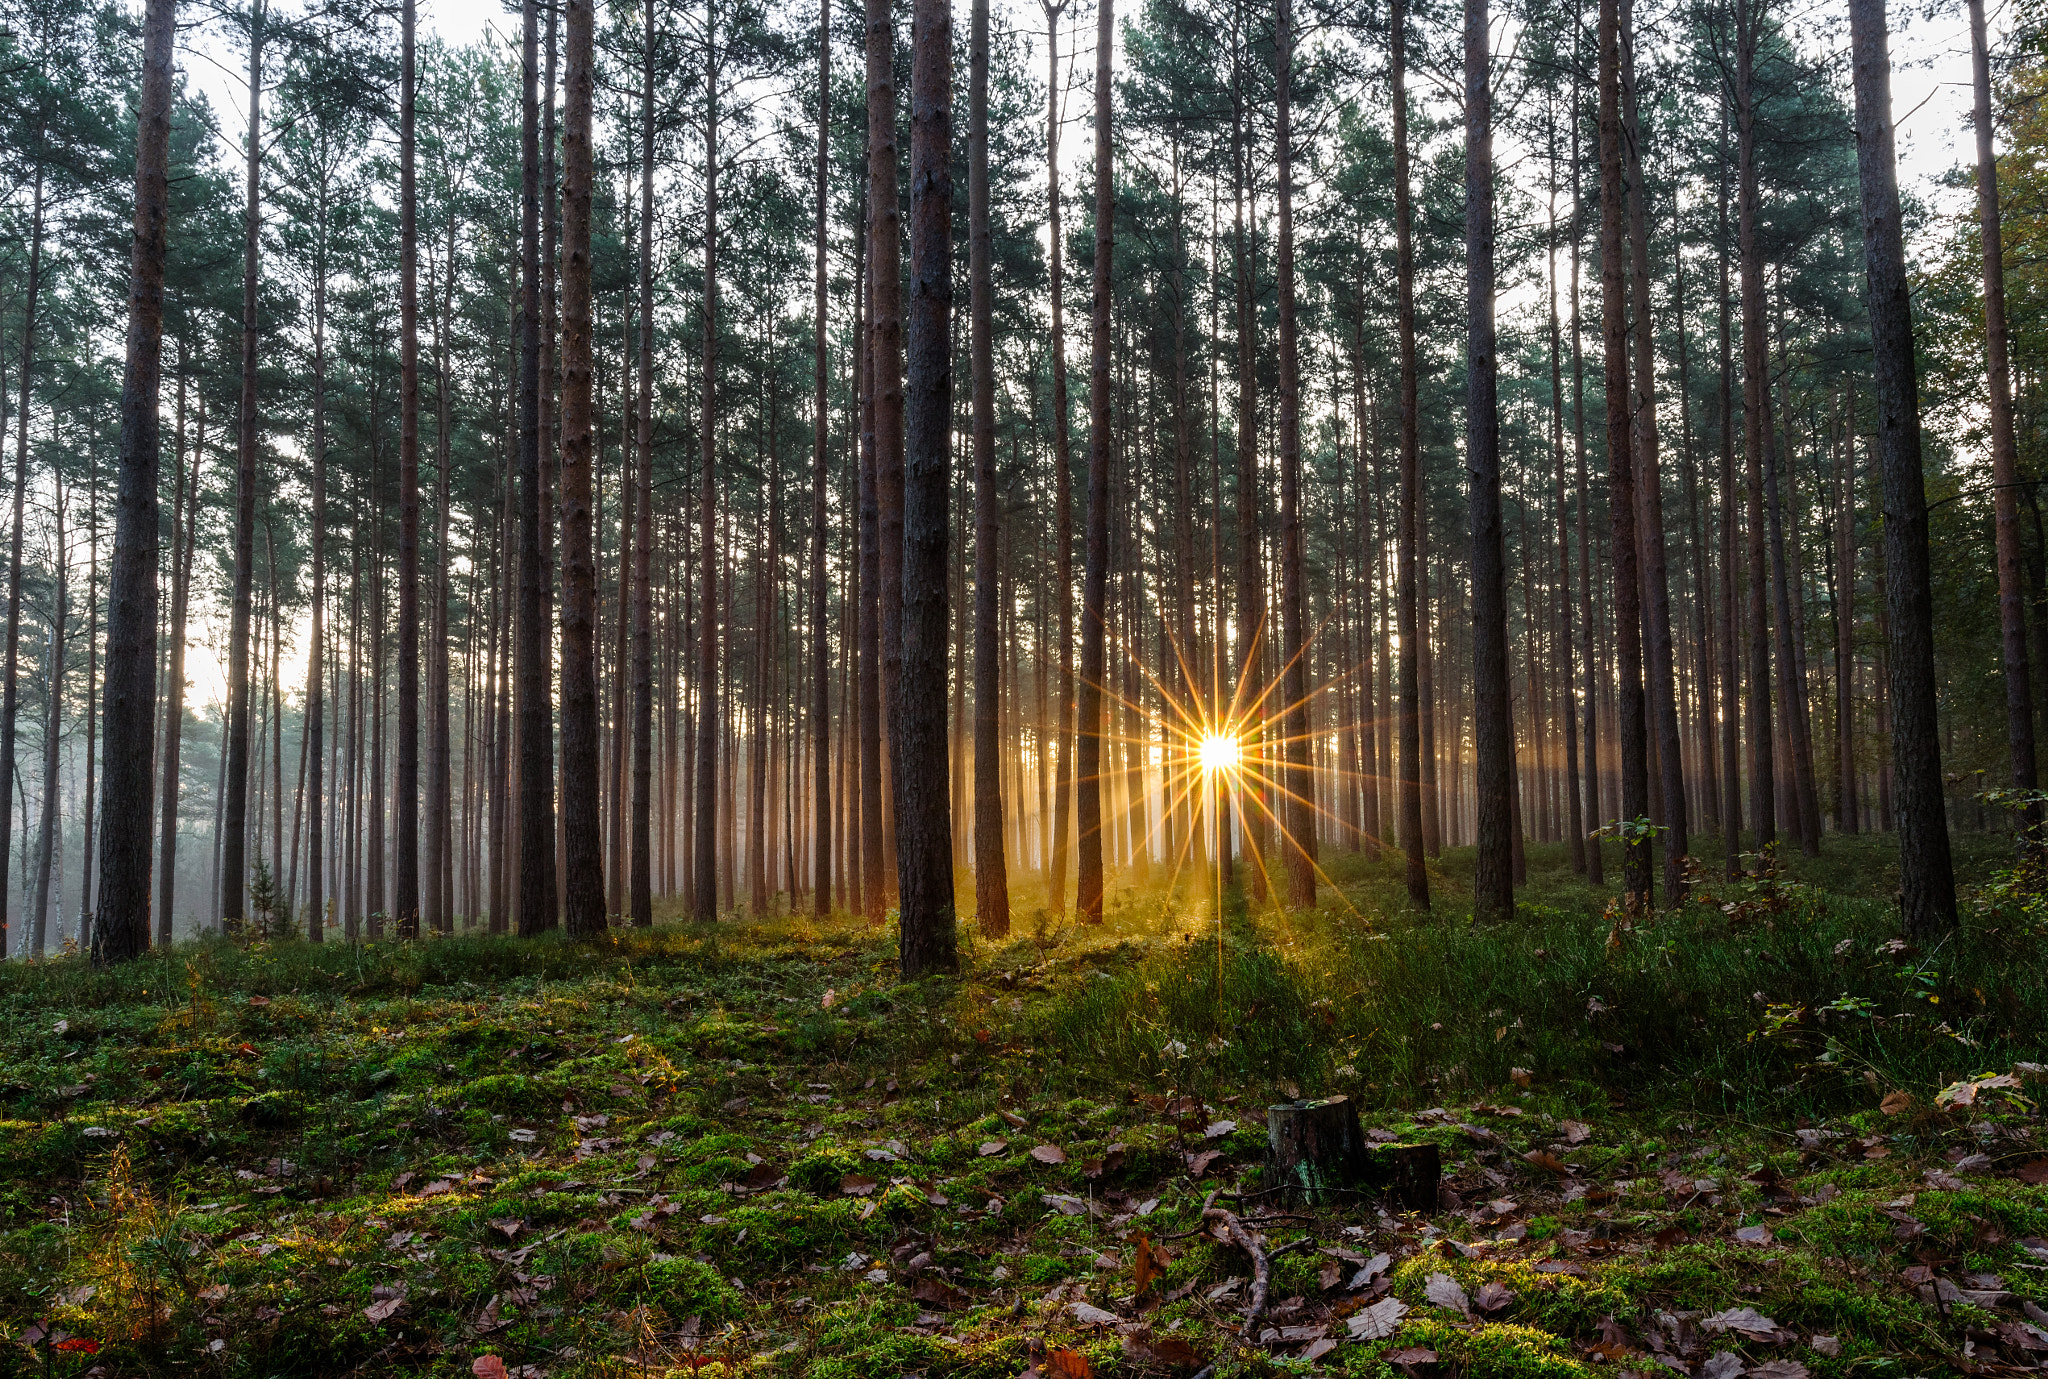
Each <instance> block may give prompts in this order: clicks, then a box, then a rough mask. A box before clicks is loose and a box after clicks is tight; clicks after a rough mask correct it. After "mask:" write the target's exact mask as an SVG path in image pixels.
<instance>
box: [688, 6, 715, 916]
mask: <svg viewBox="0 0 2048 1379" xmlns="http://www.w3.org/2000/svg"><path fill="white" fill-rule="evenodd" d="M716 16H717V9H716V6H715V5H714V4H710V3H707V4H706V5H705V8H704V306H703V313H704V320H703V326H704V342H703V374H702V377H701V379H700V381H699V383H698V395H697V408H698V412H699V415H700V418H701V425H700V429H699V433H698V434H699V441H698V456H697V460H698V464H699V466H700V468H701V471H702V472H701V474H700V476H699V479H700V483H701V485H702V486H701V487H700V488H699V489H698V492H697V521H698V525H699V527H700V528H701V529H702V530H701V537H702V547H701V550H700V552H699V559H700V563H701V566H702V569H703V574H704V600H703V608H704V615H703V623H702V625H701V626H700V627H699V629H698V637H697V762H696V767H697V783H696V786H697V802H696V805H695V808H694V812H695V822H696V828H697V838H696V845H695V854H696V857H695V861H694V863H693V864H692V871H693V873H694V879H695V882H696V888H695V890H696V893H695V894H694V895H693V896H692V897H691V901H690V909H691V913H692V914H693V915H694V916H695V917H696V918H698V919H700V920H712V919H716V918H718V549H717V543H718V536H717V525H718V522H717V518H718V496H717V494H718V465H717V427H716V417H717V402H718V45H717V42H716V28H715V20H716Z"/></svg>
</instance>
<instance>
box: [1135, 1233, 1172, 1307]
mask: <svg viewBox="0 0 2048 1379" xmlns="http://www.w3.org/2000/svg"><path fill="white" fill-rule="evenodd" d="M1133 1243H1134V1244H1135V1245H1136V1246H1137V1248H1136V1249H1135V1250H1134V1251H1133V1252H1132V1255H1131V1279H1132V1282H1133V1284H1134V1286H1135V1290H1136V1292H1137V1293H1138V1294H1139V1295H1141V1296H1142V1295H1143V1294H1144V1292H1145V1290H1146V1289H1147V1288H1149V1287H1151V1286H1152V1280H1153V1279H1155V1278H1158V1277H1159V1276H1160V1274H1162V1273H1164V1272H1165V1270H1163V1269H1161V1268H1160V1265H1159V1256H1157V1255H1155V1254H1154V1253H1152V1242H1151V1241H1150V1240H1148V1239H1146V1238H1145V1236H1144V1235H1143V1234H1142V1233H1140V1234H1139V1235H1138V1237H1137V1239H1136V1240H1135V1241H1134V1242H1133Z"/></svg>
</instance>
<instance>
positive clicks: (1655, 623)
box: [1621, 0, 1687, 905]
mask: <svg viewBox="0 0 2048 1379" xmlns="http://www.w3.org/2000/svg"><path fill="white" fill-rule="evenodd" d="M1621 46H1622V70H1621V95H1622V129H1623V140H1622V145H1623V149H1624V151H1625V153H1626V155H1627V158H1626V173H1625V175H1626V177H1627V180H1628V219H1629V236H1628V238H1629V257H1630V262H1631V266H1632V269H1633V271H1632V272H1631V274H1630V277H1629V294H1630V300H1631V302H1632V303H1633V305H1634V309H1635V317H1636V320H1635V356H1636V358H1635V375H1636V388H1635V395H1634V407H1633V414H1632V416H1631V417H1630V424H1629V435H1630V439H1631V440H1632V441H1633V442H1634V444H1635V473H1634V478H1635V496H1636V537H1637V540H1638V543H1639V546H1640V551H1639V555H1640V559H1641V570H1642V579H1643V598H1644V607H1643V609H1642V613H1643V625H1644V633H1645V637H1644V647H1643V658H1644V670H1645V672H1646V674H1645V677H1644V678H1645V680H1646V682H1647V684H1646V694H1647V700H1648V703H1647V708H1648V716H1649V719H1650V720H1651V721H1650V723H1649V725H1648V731H1649V732H1652V733H1654V734H1655V735H1656V739H1657V775H1658V784H1659V786H1660V787H1661V802H1662V805H1663V808H1662V809H1661V810H1660V811H1659V812H1660V813H1661V815H1662V816H1663V817H1662V818H1661V819H1660V820H1659V821H1658V822H1660V823H1661V824H1662V825H1663V827H1664V831H1663V833H1662V835H1661V836H1660V838H1659V842H1660V843H1661V845H1662V846H1661V852H1662V854H1663V859H1664V898H1665V902H1666V903H1667V904H1670V905H1676V904H1678V903H1680V902H1681V901H1682V900H1684V898H1685V883H1684V880H1683V877H1684V875H1685V854H1686V848H1687V844H1686V818H1685V756H1684V750H1683V748H1682V747H1681V745H1680V743H1681V739H1680V737H1679V731H1678V678H1677V670H1676V657H1675V655H1674V651H1673V647H1672V636H1671V579H1670V572H1669V569H1668V566H1667V561H1666V556H1665V543H1664V487H1663V480H1662V478H1661V477H1660V476H1659V474H1658V463H1659V457H1658V434H1657V344H1656V341H1657V333H1656V315H1655V313H1654V312H1652V311H1651V309H1650V214H1649V195H1650V194H1649V189H1648V188H1647V187H1646V186H1644V183H1643V151H1642V139H1643V131H1642V120H1641V118H1640V117H1639V115H1638V113H1637V108H1636V41H1635V3H1634V0H1622V4H1621ZM1684 384H1685V381H1684V380H1683V379H1680V381H1679V386H1680V389H1681V390H1683V388H1684Z"/></svg>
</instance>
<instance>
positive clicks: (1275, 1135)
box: [1266, 1096, 1441, 1211]
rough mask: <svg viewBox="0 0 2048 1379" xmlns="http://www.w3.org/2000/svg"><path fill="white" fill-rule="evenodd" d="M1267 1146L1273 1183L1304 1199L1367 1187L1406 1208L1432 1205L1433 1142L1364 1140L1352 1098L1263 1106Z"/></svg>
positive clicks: (1435, 1175)
mask: <svg viewBox="0 0 2048 1379" xmlns="http://www.w3.org/2000/svg"><path fill="white" fill-rule="evenodd" d="M1266 1145H1267V1159H1268V1169H1269V1173H1270V1176H1271V1182H1272V1185H1273V1186H1276V1187H1282V1188H1285V1189H1286V1190H1287V1195H1289V1196H1291V1197H1293V1198H1295V1199H1296V1200H1298V1201H1301V1202H1303V1203H1310V1204H1313V1203H1316V1202H1320V1201H1323V1200H1326V1199H1328V1198H1331V1197H1336V1196H1348V1195H1350V1194H1351V1193H1353V1192H1355V1191H1358V1190H1360V1189H1365V1190H1377V1191H1380V1192H1383V1193H1385V1194H1386V1195H1387V1197H1388V1198H1389V1199H1391V1200H1392V1201H1393V1202H1394V1203H1395V1204H1396V1205H1397V1206H1399V1207H1401V1208H1402V1209H1404V1210H1407V1211H1431V1210H1434V1209H1435V1207H1436V1198H1437V1179H1438V1177H1439V1175H1440V1173H1441V1168H1440V1164H1439V1159H1438V1155H1437V1149H1436V1146H1435V1145H1433V1144H1368V1143H1367V1142H1366V1139H1365V1135H1364V1133H1363V1132H1362V1131H1360V1129H1359V1127H1358V1108H1357V1107H1356V1106H1354V1105H1353V1104H1352V1101H1351V1098H1350V1097H1346V1096H1333V1097H1323V1098H1321V1099H1312V1100H1305V1101H1290V1102H1285V1103H1282V1104H1281V1105H1278V1106H1269V1107H1267V1108H1266Z"/></svg>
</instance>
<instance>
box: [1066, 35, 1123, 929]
mask: <svg viewBox="0 0 2048 1379" xmlns="http://www.w3.org/2000/svg"><path fill="white" fill-rule="evenodd" d="M1097 3H1098V10H1097V16H1096V25H1095V295H1094V312H1093V315H1094V329H1093V332H1092V334H1093V337H1094V338H1093V341H1092V345H1091V350H1090V357H1089V370H1088V563H1087V568H1086V570H1085V572H1084V573H1083V575H1082V587H1081V685H1080V694H1079V697H1078V699H1077V701H1076V713H1077V715H1078V717H1079V720H1080V721H1079V723H1078V725H1077V728H1076V736H1077V739H1078V741H1077V743H1076V750H1075V753H1074V771H1075V776H1076V780H1075V783H1074V784H1075V798H1074V829H1075V833H1076V835H1077V838H1078V847H1077V857H1076V862H1075V867H1074V881H1075V891H1076V895H1075V908H1076V910H1078V911H1079V913H1080V916H1081V922H1082V923H1084V924H1100V923H1101V922H1102V888H1103V870H1102V768H1103V762H1104V755H1103V750H1102V731H1103V726H1104V717H1105V715H1104V714H1103V687H1104V680H1103V677H1104V674H1105V671H1106V668H1107V657H1106V652H1107V649H1108V632H1109V628H1108V625H1107V623H1106V619H1107V617H1108V612H1109V597H1108V596H1109V464H1110V437H1109V388H1110V376H1109V351H1110V335H1109V321H1110V310H1109V308H1110V268H1111V258H1112V253H1113V250H1114V246H1115V244H1116V227H1115V209H1116V183H1115V176H1114V172H1113V155H1114V149H1113V147H1112V144H1111V141H1110V125H1109V117H1110V98H1111V86H1110V66H1109V55H1110V45H1111V40H1112V38H1113V36H1114V34H1115V27H1114V23H1113V19H1114V12H1115V9H1116V4H1115V0H1097Z"/></svg>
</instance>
